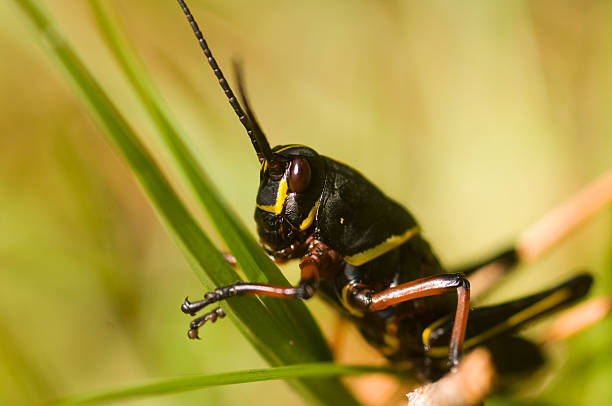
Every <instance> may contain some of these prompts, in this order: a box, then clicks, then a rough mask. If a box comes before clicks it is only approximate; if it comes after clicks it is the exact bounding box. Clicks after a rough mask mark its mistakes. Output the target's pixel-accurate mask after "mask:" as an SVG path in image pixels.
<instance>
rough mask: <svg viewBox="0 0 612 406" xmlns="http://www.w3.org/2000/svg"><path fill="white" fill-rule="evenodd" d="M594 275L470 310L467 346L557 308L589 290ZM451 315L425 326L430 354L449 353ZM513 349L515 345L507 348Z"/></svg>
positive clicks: (509, 332)
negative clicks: (529, 294) (509, 300)
mask: <svg viewBox="0 0 612 406" xmlns="http://www.w3.org/2000/svg"><path fill="white" fill-rule="evenodd" d="M592 281H593V278H592V277H591V276H590V275H589V274H586V273H585V274H580V275H578V276H576V277H574V278H572V279H570V280H568V281H566V282H564V283H562V284H560V285H558V286H555V287H553V288H551V289H548V290H545V291H543V292H540V293H536V294H534V295H531V296H527V297H524V298H521V299H517V300H513V301H511V302H507V303H503V304H499V305H494V306H485V307H480V308H476V309H472V310H470V314H469V322H468V324H467V328H466V332H465V340H464V347H465V348H466V349H468V348H471V347H474V346H476V345H480V344H483V343H487V342H489V341H490V340H493V339H495V338H497V337H500V336H508V335H512V334H513V333H515V332H517V331H518V330H520V329H521V328H522V327H524V326H525V325H526V324H527V323H529V322H531V321H534V320H535V319H537V318H539V317H542V316H544V315H546V314H549V313H552V312H554V311H557V310H559V309H561V308H563V307H565V306H568V305H570V304H571V303H573V302H575V301H577V300H578V299H580V298H582V297H583V296H585V295H586V294H587V292H588V291H589V288H590V286H591V283H592ZM453 325H454V319H453V317H452V316H447V317H445V318H442V319H439V320H438V321H436V322H434V323H432V324H431V325H430V326H429V327H427V328H426V329H425V330H423V334H422V340H423V345H424V346H425V348H426V350H427V354H428V356H430V357H434V358H442V357H445V356H446V355H447V354H448V343H449V341H450V337H451V335H452V328H453ZM507 351H508V352H510V353H512V348H508V349H507Z"/></svg>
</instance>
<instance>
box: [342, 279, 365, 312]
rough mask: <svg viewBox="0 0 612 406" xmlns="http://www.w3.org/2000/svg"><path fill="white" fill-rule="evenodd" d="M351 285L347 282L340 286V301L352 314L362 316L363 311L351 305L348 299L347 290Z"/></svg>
mask: <svg viewBox="0 0 612 406" xmlns="http://www.w3.org/2000/svg"><path fill="white" fill-rule="evenodd" d="M352 286H353V285H352V284H350V283H349V284H347V285H345V286H344V287H343V288H342V293H341V294H340V302H341V303H342V306H344V308H345V309H346V310H348V311H349V313H350V314H352V315H353V316H357V317H363V311H362V310H361V309H357V308H356V307H355V306H352V305H351V304H350V303H349V301H348V291H349V289H350V288H351V287H352Z"/></svg>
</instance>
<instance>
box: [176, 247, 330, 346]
mask: <svg viewBox="0 0 612 406" xmlns="http://www.w3.org/2000/svg"><path fill="white" fill-rule="evenodd" d="M337 261H339V256H338V255H337V254H336V253H335V252H334V251H332V250H330V249H329V248H327V247H326V246H325V245H324V244H322V243H320V242H318V241H314V240H313V241H312V242H311V243H310V245H309V247H308V253H307V254H306V255H305V256H303V257H302V259H301V260H300V268H301V270H302V273H301V277H300V282H299V283H298V285H297V286H291V287H283V286H273V285H264V284H258V283H243V282H237V283H234V284H233V285H228V286H223V287H220V288H217V289H215V290H214V291H212V292H208V293H206V294H205V295H204V299H203V300H198V301H197V302H190V301H189V300H188V299H187V298H185V301H184V302H183V304H182V305H181V310H182V311H183V313H187V314H190V315H192V316H194V315H195V314H196V313H197V312H199V311H200V310H202V309H204V308H205V307H206V306H208V305H210V304H213V303H216V302H219V301H221V300H225V299H228V298H230V297H234V296H247V295H262V296H272V297H278V298H282V299H309V298H311V297H312V296H313V295H314V293H315V291H316V289H317V287H318V285H319V271H321V270H324V269H325V268H327V267H328V266H331V265H332V264H334V263H336V262H337ZM205 316H206V315H205ZM205 316H203V317H200V318H198V319H196V320H194V322H193V323H192V324H191V326H190V329H189V333H188V336H189V337H190V338H197V330H198V329H199V328H200V326H201V325H202V324H204V321H207V320H208V319H206V317H205Z"/></svg>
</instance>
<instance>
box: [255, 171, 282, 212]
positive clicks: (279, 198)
mask: <svg viewBox="0 0 612 406" xmlns="http://www.w3.org/2000/svg"><path fill="white" fill-rule="evenodd" d="M286 198H287V177H286V176H283V177H282V178H281V180H280V182H279V184H278V191H277V192H276V202H275V203H274V205H268V206H266V205H263V204H255V205H256V206H257V207H259V208H260V209H261V210H263V211H267V212H268V213H275V214H281V212H282V211H283V205H284V204H285V199H286Z"/></svg>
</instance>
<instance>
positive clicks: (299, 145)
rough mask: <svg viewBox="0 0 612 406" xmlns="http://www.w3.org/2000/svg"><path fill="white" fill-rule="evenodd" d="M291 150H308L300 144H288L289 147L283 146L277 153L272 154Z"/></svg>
mask: <svg viewBox="0 0 612 406" xmlns="http://www.w3.org/2000/svg"><path fill="white" fill-rule="evenodd" d="M291 148H308V147H307V146H306V145H302V144H290V145H285V146H284V147H283V148H281V149H279V150H278V151H274V153H275V154H278V153H279V152H283V151H286V150H288V149H291Z"/></svg>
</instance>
